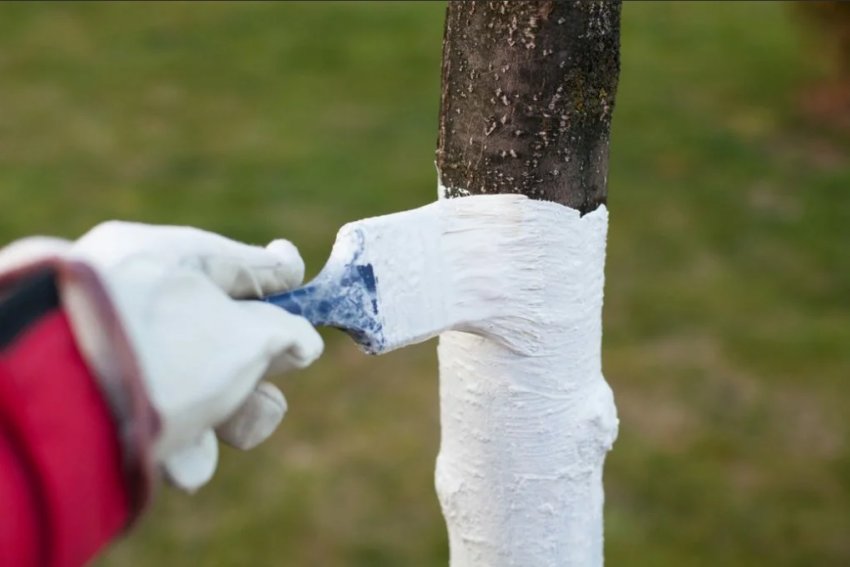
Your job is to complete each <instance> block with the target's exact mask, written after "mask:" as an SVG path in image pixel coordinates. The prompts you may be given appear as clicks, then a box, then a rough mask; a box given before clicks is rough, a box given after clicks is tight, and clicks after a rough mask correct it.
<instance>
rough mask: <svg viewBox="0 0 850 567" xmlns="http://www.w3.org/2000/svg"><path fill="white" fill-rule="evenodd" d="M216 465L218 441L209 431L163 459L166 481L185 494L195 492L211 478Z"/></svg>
mask: <svg viewBox="0 0 850 567" xmlns="http://www.w3.org/2000/svg"><path fill="white" fill-rule="evenodd" d="M217 463H218V441H217V440H216V437H215V433H213V431H212V430H211V429H207V430H205V431H204V432H203V433H201V435H200V437H198V439H196V440H195V442H193V443H191V444H189V445H186V446H185V447H183V448H181V449H180V450H178V451H175V452H174V453H172V454H171V455H169V456H168V457H166V458H165V459H164V462H163V468H164V469H165V474H166V477H167V478H168V481H169V482H170V483H171V484H173V485H174V486H176V487H177V488H180V489H181V490H185V491H186V492H195V491H196V490H198V489H199V488H200V487H201V486H203V485H205V484H206V483H207V482H209V480H210V479H211V478H212V475H213V473H214V472H215V467H216V464H217Z"/></svg>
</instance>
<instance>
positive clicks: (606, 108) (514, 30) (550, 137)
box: [437, 0, 620, 214]
mask: <svg viewBox="0 0 850 567" xmlns="http://www.w3.org/2000/svg"><path fill="white" fill-rule="evenodd" d="M619 71H620V2H619V0H617V1H612V2H599V1H593V2H591V1H587V0H581V1H577V2H567V1H552V0H549V1H543V2H538V1H532V2H521V1H506V2H449V7H448V10H447V14H446V27H445V36H444V38H443V69H442V96H441V104H440V133H439V140H438V146H437V168H438V170H439V171H440V175H441V181H442V184H443V186H444V187H446V188H447V189H448V192H447V196H449V197H454V196H459V195H467V194H485V193H523V194H525V195H528V196H529V197H531V198H534V199H544V200H548V201H555V202H557V203H561V204H563V205H567V206H569V207H572V208H574V209H578V210H579V211H581V212H582V214H584V213H587V212H590V211H592V210H594V209H596V208H597V207H598V206H599V205H601V204H604V203H605V201H606V195H607V192H606V183H607V173H608V145H609V140H610V132H611V113H612V111H613V109H614V95H615V94H616V91H617V79H618V76H619Z"/></svg>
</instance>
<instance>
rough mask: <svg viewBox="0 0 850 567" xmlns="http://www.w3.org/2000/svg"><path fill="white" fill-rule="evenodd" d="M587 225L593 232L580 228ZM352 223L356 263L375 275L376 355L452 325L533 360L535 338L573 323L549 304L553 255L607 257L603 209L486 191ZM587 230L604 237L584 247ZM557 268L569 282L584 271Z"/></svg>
mask: <svg viewBox="0 0 850 567" xmlns="http://www.w3.org/2000/svg"><path fill="white" fill-rule="evenodd" d="M587 223H595V224H596V225H598V226H599V230H587V227H586V226H585V228H584V229H583V230H576V227H577V226H578V225H579V224H587ZM348 226H349V228H348V229H349V230H355V229H356V230H357V231H358V232H359V234H361V235H362V238H363V255H362V261H364V262H367V263H369V264H371V265H372V267H373V270H374V274H375V280H376V288H377V305H378V319H379V320H380V327H381V335H382V337H381V341H380V344H381V346H380V347H379V348H378V349H373V352H385V351H388V350H393V349H395V348H399V347H402V346H405V345H408V344H411V343H416V342H421V341H424V340H426V339H429V338H431V337H434V336H436V335H438V334H440V333H441V332H443V331H446V330H449V329H453V330H460V331H469V332H474V333H478V334H484V335H487V336H489V337H491V338H494V339H495V340H497V341H498V342H500V343H502V344H504V345H505V346H507V347H508V348H510V349H512V350H514V351H517V352H520V353H525V354H534V353H536V351H537V349H538V347H537V345H539V344H541V341H540V340H539V335H540V333H541V332H547V331H546V329H551V325H559V326H560V325H568V324H569V322H570V319H571V315H570V314H569V313H563V312H561V311H560V310H559V309H550V306H548V305H547V293H546V286H547V285H548V284H549V282H548V280H547V279H545V278H544V277H543V275H544V274H545V273H549V274H551V273H552V270H551V267H550V266H547V269H546V270H544V269H543V268H544V266H545V265H546V263H550V262H552V258H553V257H554V258H558V257H561V258H574V259H575V258H584V257H594V254H597V253H603V254H604V246H605V238H604V235H605V228H606V227H607V211H606V210H605V209H604V207H603V208H601V209H599V210H598V211H595V212H594V213H590V214H588V215H585V217H580V215H579V213H578V211H576V210H573V209H570V208H567V207H564V206H562V205H558V204H556V203H550V202H542V201H534V200H531V199H528V198H527V197H525V196H523V195H486V196H474V197H464V198H459V199H450V200H441V201H438V202H436V203H432V204H430V205H427V206H425V207H421V208H419V209H414V210H412V211H405V212H402V213H396V214H393V215H387V216H383V217H375V218H371V219H365V220H362V221H358V222H356V223H352V224H351V225H348ZM588 234H590V235H600V234H601V238H597V237H596V236H592V238H593V241H592V242H588V241H586V240H587V238H586V237H581V236H580V235H588ZM600 247H601V250H596V249H598V248H600ZM559 252H562V253H559ZM576 252H579V253H576ZM573 262H575V261H573ZM561 268H562V269H561V270H559V271H561V272H562V273H563V274H564V276H565V277H569V274H570V273H571V272H573V271H574V270H581V269H582V266H578V265H576V266H562V267H561ZM598 277H600V278H601V277H602V273H599V274H598ZM585 281H586V280H585ZM560 283H561V285H567V286H568V285H569V283H568V282H567V283H566V284H565V283H564V282H560ZM600 302H601V298H600ZM594 303H595V302H594Z"/></svg>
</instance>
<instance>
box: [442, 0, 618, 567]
mask: <svg viewBox="0 0 850 567" xmlns="http://www.w3.org/2000/svg"><path fill="white" fill-rule="evenodd" d="M619 24H620V2H619V0H616V1H611V2H599V1H593V2H591V1H585V0H582V1H575V2H573V1H570V2H566V1H551V0H550V1H535V2H524V1H508V2H471V1H453V2H449V6H448V11H447V16H446V27H445V36H444V40H443V67H442V97H441V108H440V126H439V140H438V147H437V169H438V175H439V181H440V193H441V194H440V196H441V198H454V197H463V196H468V195H482V194H494V193H521V194H524V195H527V196H528V197H530V198H532V199H538V200H546V201H554V202H556V203H560V204H561V205H566V207H558V206H556V205H549V204H547V205H549V206H547V207H544V206H543V204H542V203H537V205H540V207H523V208H522V210H521V211H520V209H519V208H518V209H516V210H514V209H506V213H505V214H506V219H508V221H509V222H516V223H518V225H517V234H520V233H523V234H524V235H525V234H527V233H528V231H533V234H536V235H539V242H540V245H539V247H538V249H537V250H534V251H532V254H534V255H535V256H536V257H539V259H540V262H539V264H538V265H539V268H536V269H535V270H534V273H533V274H530V277H529V278H528V279H529V281H530V282H531V284H530V287H529V293H528V297H529V298H531V301H530V302H529V308H528V310H527V313H525V314H523V318H524V319H525V320H526V322H528V321H532V328H536V329H537V332H536V333H532V336H533V337H535V338H533V339H532V341H531V342H532V343H534V342H535V341H536V344H535V345H534V349H532V351H529V352H517V351H515V350H512V349H510V348H507V347H505V346H504V344H501V343H498V342H496V341H494V340H492V339H491V338H488V337H487V336H483V335H478V334H473V333H470V332H456V331H454V332H448V333H444V334H443V335H441V337H440V345H439V358H440V417H441V444H440V454H439V456H438V458H437V471H436V488H437V493H438V495H439V497H440V503H441V506H442V509H443V514H444V516H445V518H446V523H447V527H448V532H449V545H450V553H451V561H450V563H451V565H452V567H472V566H481V567H483V566H486V567H499V566H502V565H504V566H508V565H516V566H523V567H526V566H528V567H532V566H533V567H538V566H545V565H552V566H556V565H557V566H564V565H575V566H579V565H580V566H586V565H601V564H602V504H603V492H602V465H603V462H604V457H605V454H606V453H607V451H608V449H609V448H610V446H611V444H612V443H613V441H614V438H615V437H616V429H617V419H616V409H615V408H614V404H613V397H612V396H611V392H610V389H609V388H608V386H607V384H606V383H605V380H604V378H603V377H602V372H601V309H602V287H603V280H604V275H603V273H604V259H605V237H606V233H607V218H608V217H607V209H606V207H605V206H604V205H605V202H606V196H607V191H606V181H607V169H608V146H609V140H610V129H611V113H612V110H613V107H614V95H615V92H616V88H617V79H618V73H619V28H620V25H619ZM567 207H569V208H567ZM537 209H539V210H540V215H541V216H540V217H528V216H525V217H524V216H523V215H527V214H532V215H533V214H535V213H534V211H535V210H537ZM570 209H575V210H577V211H578V213H576V212H575V211H574V210H570ZM528 211H531V212H530V213H529V212H528ZM544 217H545V218H544ZM523 231H525V232H523ZM523 237H525V236H523ZM535 238H537V237H535ZM475 261H476V259H475V258H470V262H475ZM482 261H492V260H482ZM504 261H506V262H507V261H509V259H508V258H507V257H505V258H504ZM500 291H503V290H498V289H494V290H493V297H494V300H493V301H494V302H497V301H516V298H512V297H507V298H505V297H503V296H501V297H500V295H499V292H500ZM541 305H542V306H543V307H542V308H541V307H540V306H541Z"/></svg>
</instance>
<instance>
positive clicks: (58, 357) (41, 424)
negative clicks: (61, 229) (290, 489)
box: [0, 222, 322, 567]
mask: <svg viewBox="0 0 850 567" xmlns="http://www.w3.org/2000/svg"><path fill="white" fill-rule="evenodd" d="M303 269H304V268H303V262H301V259H300V257H299V256H298V253H297V251H296V250H295V248H294V247H293V246H292V245H291V244H289V243H288V242H285V241H276V242H274V243H272V244H271V245H270V246H269V247H267V248H261V247H256V246H249V245H246V244H241V243H238V242H234V241H231V240H228V239H226V238H223V237H221V236H218V235H215V234H210V233H207V232H203V231H200V230H197V229H191V228H188V227H152V226H146V225H138V224H130V223H115V222H112V223H106V224H104V225H101V226H99V227H96V228H95V229H93V230H92V231H90V232H89V233H88V234H86V235H85V236H84V237H83V238H81V239H80V240H78V241H77V242H75V243H73V244H71V243H66V242H58V241H55V240H49V241H47V240H45V239H43V238H36V239H27V240H23V241H19V242H18V243H15V244H13V245H11V246H9V247H7V248H6V249H4V250H2V251H0V502H2V505H3V510H2V514H0V564H2V565H4V566H5V565H7V564H8V563H6V561H7V559H8V558H11V559H12V560H13V562H12V563H11V565H13V566H17V565H21V566H24V565H46V566H49V567H77V566H79V565H81V564H82V563H84V562H85V561H86V560H87V559H88V558H90V557H91V556H92V555H93V554H94V553H95V552H96V551H97V550H98V549H99V548H101V547H102V546H103V545H104V544H105V543H106V542H107V541H108V540H109V539H110V538H112V537H114V536H115V535H116V534H117V533H118V532H119V531H121V529H122V528H123V527H124V526H126V525H127V523H128V522H130V521H132V519H133V518H135V517H136V516H137V515H138V513H139V511H140V510H141V509H143V507H144V505H145V504H146V502H147V501H148V499H149V496H150V493H151V486H152V484H153V483H154V482H155V481H156V480H157V479H158V478H159V477H160V473H165V476H166V477H167V478H168V479H169V480H170V481H171V482H172V484H174V485H175V486H177V487H178V488H182V489H185V490H188V491H194V490H197V489H198V488H199V487H200V486H201V485H203V484H205V483H206V482H207V481H209V479H210V477H211V476H212V474H213V472H214V471H215V468H216V463H217V460H218V444H217V442H218V440H219V439H220V440H222V441H225V442H227V443H229V444H231V445H234V446H236V447H237V448H241V449H249V448H251V447H253V446H255V445H257V444H258V443H260V442H261V441H262V440H264V439H265V438H266V437H268V436H269V435H270V434H271V433H272V431H273V430H274V429H275V427H276V426H277V425H278V423H279V422H280V420H281V418H282V417H283V415H284V413H285V410H286V403H285V400H284V398H283V395H282V394H281V393H280V391H279V390H277V388H276V387H274V386H273V385H272V384H270V383H268V382H265V381H264V380H265V378H268V377H270V376H273V375H276V374H280V373H282V372H285V371H288V370H292V369H294V368H301V367H304V366H306V365H307V364H309V363H311V362H312V361H313V360H315V358H317V357H318V355H319V354H320V353H321V350H322V341H321V338H320V337H319V335H318V334H317V333H316V331H315V330H314V329H313V328H312V326H311V325H310V324H309V323H308V322H307V321H306V320H304V319H303V318H301V317H297V316H294V315H291V314H289V313H287V312H285V311H283V310H282V309H280V308H278V307H275V306H273V305H271V304H267V303H263V302H260V301H250V299H254V298H257V297H262V296H264V295H267V294H270V293H278V292H281V291H285V290H287V289H290V288H292V287H294V286H297V285H298V284H299V283H300V281H301V278H302V277H303ZM245 300H248V301H245Z"/></svg>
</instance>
